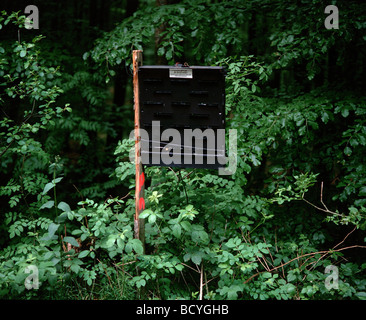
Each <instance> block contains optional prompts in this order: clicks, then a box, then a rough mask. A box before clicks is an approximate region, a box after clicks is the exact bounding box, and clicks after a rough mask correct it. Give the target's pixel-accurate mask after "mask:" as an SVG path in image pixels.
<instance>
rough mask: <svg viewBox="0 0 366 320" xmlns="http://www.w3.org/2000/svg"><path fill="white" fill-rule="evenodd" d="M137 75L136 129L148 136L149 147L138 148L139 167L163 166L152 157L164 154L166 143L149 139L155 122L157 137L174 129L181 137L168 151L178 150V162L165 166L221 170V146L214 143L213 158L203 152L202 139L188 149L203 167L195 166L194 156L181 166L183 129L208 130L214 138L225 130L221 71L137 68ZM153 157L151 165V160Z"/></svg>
mask: <svg viewBox="0 0 366 320" xmlns="http://www.w3.org/2000/svg"><path fill="white" fill-rule="evenodd" d="M138 72H139V92H140V125H141V128H142V129H145V130H146V131H147V132H148V134H149V143H148V144H147V143H146V144H144V145H143V148H142V155H143V157H142V162H143V164H144V165H161V166H164V165H167V164H165V163H164V162H163V161H160V162H159V163H156V159H157V158H156V153H159V152H161V151H162V150H164V147H165V145H166V144H167V143H169V142H170V141H168V142H160V139H159V137H158V136H155V137H153V136H152V123H153V121H159V122H160V127H159V130H160V133H162V132H163V131H164V130H165V129H169V128H170V129H176V130H178V131H179V132H180V134H181V137H182V139H181V143H180V146H179V147H178V146H175V148H174V150H171V151H170V152H175V155H178V150H180V155H181V160H180V161H178V163H175V162H173V163H170V164H168V165H169V166H178V167H197V168H212V169H217V168H219V167H223V166H224V165H223V164H222V163H223V159H222V158H223V157H224V156H225V143H224V142H223V143H220V145H217V141H215V153H214V155H213V151H212V148H209V149H210V150H211V151H209V152H207V148H208V146H207V141H206V139H205V137H204V136H203V139H193V141H192V143H193V144H192V145H189V146H188V147H192V148H191V149H192V153H193V154H199V155H200V156H202V157H203V163H197V161H195V157H194V156H193V158H192V160H193V161H192V163H185V161H184V154H185V151H187V148H186V149H185V148H184V147H185V146H184V129H201V130H202V131H204V130H206V129H212V130H214V132H215V134H216V133H217V132H218V131H217V130H218V129H225V70H224V69H223V68H222V67H203V66H191V67H173V66H141V67H139V71H138ZM155 129H156V127H155ZM216 136H217V135H216ZM196 140H197V141H196ZM198 140H202V141H198ZM145 142H146V141H145ZM202 146H203V147H202ZM211 146H212V145H211ZM186 147H187V146H186ZM188 149H189V150H190V148H188ZM153 153H155V162H154V163H152V158H151V155H152V154H153ZM147 154H148V155H149V157H148V158H147ZM212 156H214V157H215V161H214V163H212V160H210V161H208V159H209V158H212ZM202 157H201V158H202ZM219 158H220V159H219ZM174 159H176V157H175V158H174ZM144 160H145V161H144ZM200 162H202V161H200Z"/></svg>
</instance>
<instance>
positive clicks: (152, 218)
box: [148, 214, 156, 224]
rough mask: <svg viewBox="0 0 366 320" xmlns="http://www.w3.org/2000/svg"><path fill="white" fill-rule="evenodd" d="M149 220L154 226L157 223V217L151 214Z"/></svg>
mask: <svg viewBox="0 0 366 320" xmlns="http://www.w3.org/2000/svg"><path fill="white" fill-rule="evenodd" d="M148 220H149V223H151V224H153V223H154V222H155V221H156V215H155V214H150V215H149V219H148Z"/></svg>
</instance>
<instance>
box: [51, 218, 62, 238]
mask: <svg viewBox="0 0 366 320" xmlns="http://www.w3.org/2000/svg"><path fill="white" fill-rule="evenodd" d="M59 226H60V225H59V224H56V223H53V222H51V223H50V225H49V226H48V234H49V235H50V236H51V237H52V236H53V235H54V234H55V232H56V231H57V229H58V227H59Z"/></svg>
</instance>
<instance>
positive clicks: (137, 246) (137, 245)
mask: <svg viewBox="0 0 366 320" xmlns="http://www.w3.org/2000/svg"><path fill="white" fill-rule="evenodd" d="M129 243H130V244H131V246H132V249H133V250H135V252H136V253H137V254H143V253H144V248H143V246H142V242H141V241H140V240H139V239H132V240H130V241H129Z"/></svg>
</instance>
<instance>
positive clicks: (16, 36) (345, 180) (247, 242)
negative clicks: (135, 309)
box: [0, 0, 366, 299]
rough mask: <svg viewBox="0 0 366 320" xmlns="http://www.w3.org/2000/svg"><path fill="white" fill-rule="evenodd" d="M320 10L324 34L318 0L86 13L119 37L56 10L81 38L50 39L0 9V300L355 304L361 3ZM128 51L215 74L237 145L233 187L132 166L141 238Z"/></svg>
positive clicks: (364, 135)
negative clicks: (141, 195) (220, 71)
mask: <svg viewBox="0 0 366 320" xmlns="http://www.w3.org/2000/svg"><path fill="white" fill-rule="evenodd" d="M333 2H335V4H336V5H337V6H338V8H339V14H340V27H339V29H332V30H328V29H326V28H325V27H324V19H325V18H326V15H325V14H324V8H325V6H326V5H327V4H329V3H326V2H324V3H323V2H319V1H315V0H313V1H312V0H302V1H290V0H289V1H270V0H265V1H263V0H262V1H259V0H251V1H249V0H248V1H239V0H230V1H229V0H228V1H210V0H198V1H197V0H182V1H170V2H169V1H162V3H160V2H158V3H160V5H156V3H155V1H147V0H145V1H140V4H139V6H138V7H133V6H132V5H131V3H132V2H130V1H124V2H123V6H124V8H119V7H118V6H117V5H116V3H115V2H114V1H107V3H108V5H110V7H108V5H107V6H106V7H108V8H107V9H106V7H105V6H102V5H101V4H100V3H99V2H98V4H99V5H100V6H101V7H100V8H99V9H101V10H100V12H102V13H106V12H108V14H109V15H110V16H113V17H114V19H115V21H116V25H115V26H113V27H112V26H111V25H108V26H106V25H107V24H106V23H105V21H104V20H103V17H100V16H99V20H98V21H99V25H98V24H91V26H90V28H91V29H90V30H97V32H95V34H94V33H92V32H90V30H89V29H88V28H86V27H85V25H86V24H85V19H86V18H85V17H84V16H82V17H80V14H81V13H80V12H81V11H82V10H81V9H82V8H81V9H80V8H78V10H79V9H80V11H78V10H77V11H75V12H73V11H72V9H63V10H68V11H67V13H68V14H69V16H73V17H74V19H75V21H79V22H80V21H81V22H80V24H79V25H78V30H79V32H80V34H81V35H82V36H80V34H79V35H72V31H71V30H73V29H72V27H73V26H72V23H71V26H70V25H69V24H67V23H66V24H61V23H59V22H58V23H59V24H58V27H61V29H62V31H63V33H62V34H61V32H60V34H57V36H59V38H57V39H58V43H57V42H56V41H55V38H53V37H55V35H54V34H53V33H52V32H51V31H52V30H53V29H52V24H49V25H47V24H46V23H45V24H44V26H45V27H44V29H42V23H41V24H40V29H39V30H33V31H30V30H26V29H24V22H25V16H24V15H23V14H22V13H21V12H13V13H12V12H5V11H3V12H2V13H1V15H0V29H1V32H6V31H8V33H6V34H7V36H5V35H4V34H2V42H1V44H0V76H1V77H0V109H1V113H2V118H1V120H0V128H1V130H0V159H1V166H0V173H1V182H0V203H1V212H0V235H1V237H0V245H1V251H0V297H1V298H10V299H11V298H27V299H35V298H43V299H60V298H63V299H65V298H66V299H67V298H70V299H75V298H77V299H202V298H203V299H365V298H366V279H365V268H366V263H365V259H364V256H365V248H366V245H365V243H364V242H365V240H366V238H365V229H366V216H365V214H366V167H365V165H364V155H365V154H366V106H365V93H364V88H365V80H364V77H363V74H364V68H365V62H366V61H365V59H366V58H365V57H366V52H365V51H366V46H365V41H366V32H365V31H366V23H365V22H364V18H365V17H366V6H365V5H364V4H360V3H359V2H353V1H348V2H347V3H346V4H345V3H344V2H339V3H338V2H336V1H333ZM75 3H77V1H75ZM134 3H135V4H136V3H137V1H134ZM24 7H25V5H24ZM76 7H77V6H75V8H76ZM20 9H21V10H23V7H21V8H19V10H20ZM89 9H90V11H91V12H94V11H93V10H97V11H98V8H97V7H90V8H89ZM75 10H76V9H75ZM41 12H42V11H41ZM48 14H50V15H51V16H52V13H50V12H49V13H48ZM91 16H92V17H93V18H95V17H97V15H96V14H95V15H91ZM52 17H53V19H54V20H55V21H58V20H57V19H56V17H57V13H55V14H54V15H53V16H52ZM233 17H234V18H233ZM77 19H79V20H77ZM83 19H84V20H83ZM50 21H53V20H52V19H51V20H50ZM41 22H42V20H41ZM117 22H118V23H117ZM55 23H56V22H55ZM71 35H72V38H73V39H74V40H75V41H78V40H77V37H78V36H80V37H81V38H82V39H83V41H80V42H78V43H75V42H74V43H72V44H70V43H69V38H68V37H69V36H71ZM94 40H95V41H94ZM132 49H142V50H143V51H144V59H145V62H144V63H145V64H155V63H168V64H173V63H174V62H176V61H182V62H183V61H188V62H189V64H190V65H195V64H198V65H221V66H225V68H226V70H227V77H226V82H227V84H226V109H227V128H228V129H229V128H232V129H236V130H237V136H238V168H237V170H236V172H235V174H234V175H232V176H219V175H218V173H217V172H216V171H214V170H203V169H200V170H198V169H194V170H188V169H176V168H167V167H149V168H146V169H145V175H146V180H147V183H146V190H145V198H146V210H145V211H144V212H143V213H142V214H141V217H142V218H144V219H145V238H146V239H145V241H146V242H145V243H144V244H143V243H142V242H141V241H140V240H138V239H134V237H133V215H134V210H135V208H134V198H133V195H134V192H133V191H134V184H135V180H134V172H135V171H134V170H135V169H134V164H132V163H131V162H130V161H129V152H130V150H131V148H132V147H133V142H132V141H130V140H129V139H128V135H129V132H130V131H131V129H132V119H133V108H132V102H131V100H132V93H131V81H130V80H131V78H130V64H131V50H132ZM29 265H35V266H37V268H38V270H39V281H40V285H39V288H38V289H31V290H28V289H26V287H25V285H24V283H25V280H26V278H27V277H28V276H29V274H28V273H26V272H25V269H26V267H27V266H29ZM330 265H333V266H336V267H337V268H338V273H339V281H338V286H337V287H336V288H327V286H326V285H325V281H326V279H327V277H329V273H326V272H325V269H326V267H328V266H330Z"/></svg>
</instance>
